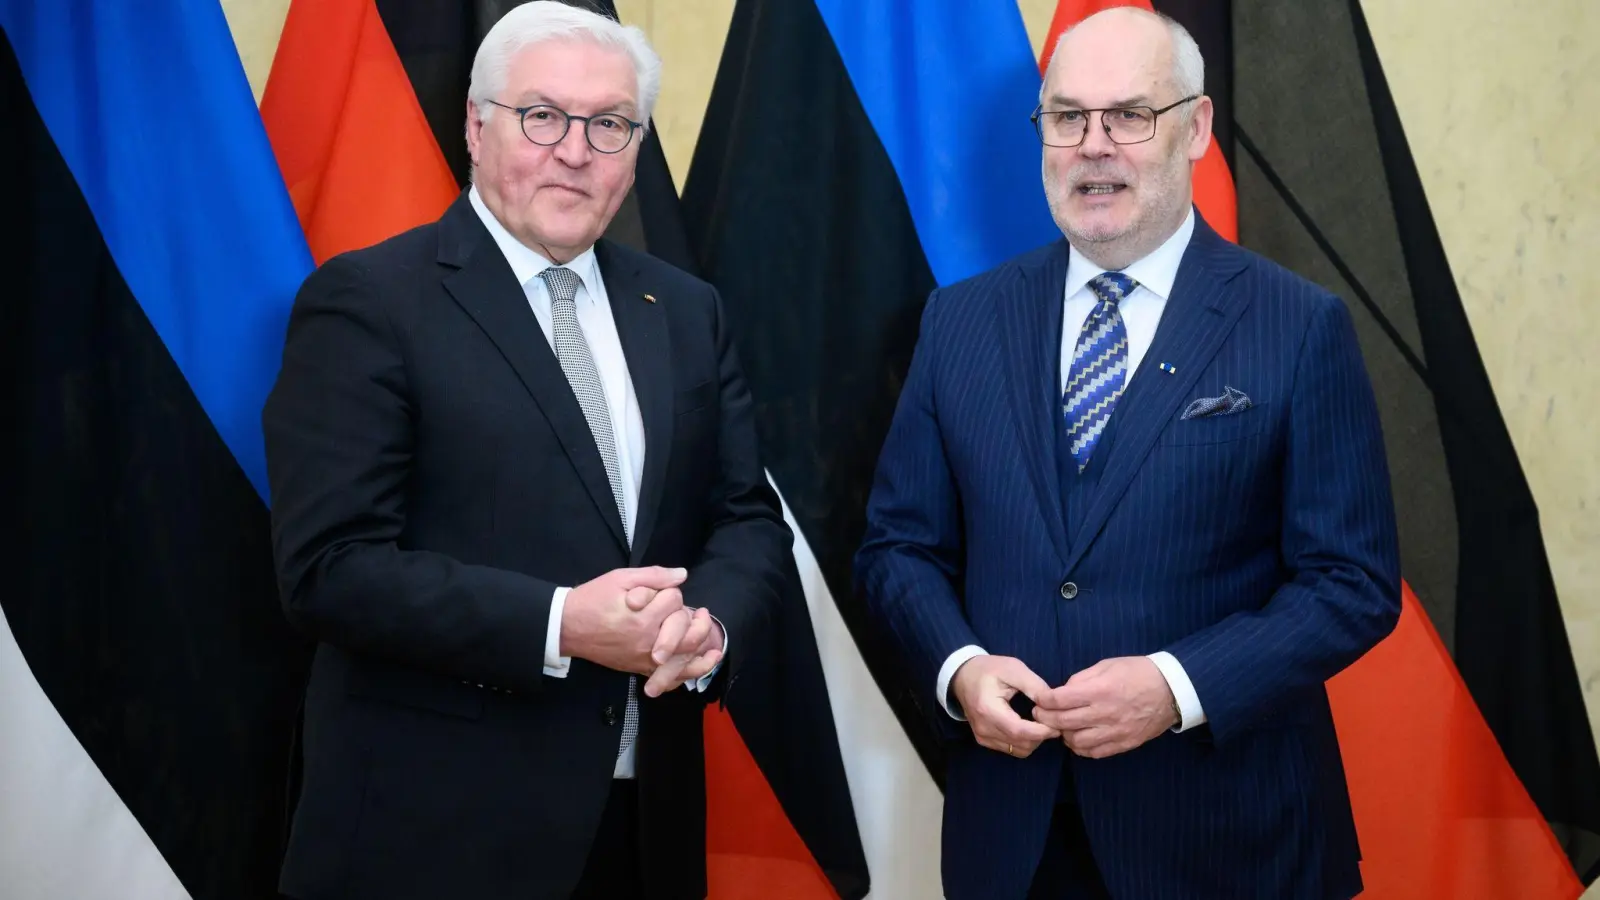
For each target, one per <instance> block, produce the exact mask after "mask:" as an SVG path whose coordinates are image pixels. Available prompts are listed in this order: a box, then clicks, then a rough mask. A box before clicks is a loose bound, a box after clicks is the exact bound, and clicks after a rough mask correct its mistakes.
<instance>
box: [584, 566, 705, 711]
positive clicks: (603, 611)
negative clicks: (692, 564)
mask: <svg viewBox="0 0 1600 900" xmlns="http://www.w3.org/2000/svg"><path fill="white" fill-rule="evenodd" d="M687 577H688V573H687V572H686V571H685V570H684V569H666V568H662V567H660V566H648V567H645V568H640V569H614V570H612V571H610V572H607V573H606V574H604V575H601V576H600V577H598V578H595V579H594V580H592V581H588V582H585V583H583V584H581V585H579V586H577V587H575V588H573V589H572V590H571V591H570V592H569V593H568V594H567V601H566V606H565V608H564V609H563V611H562V616H561V653H562V655H563V656H574V657H579V658H582V659H587V660H589V661H590V662H593V663H597V664H599V665H602V666H605V667H607V668H610V669H616V670H618V671H622V672H633V673H635V674H637V675H645V676H648V680H647V681H646V682H645V685H644V692H645V695H646V696H649V697H658V696H660V695H661V694H663V693H665V692H667V691H670V690H672V689H674V688H677V687H678V686H680V685H682V684H683V683H684V682H686V681H693V680H695V679H698V678H702V677H704V676H705V675H706V674H707V673H709V672H710V671H711V670H712V669H713V668H715V667H716V664H717V661H718V660H719V659H721V658H722V648H723V642H724V636H723V634H722V630H721V629H720V628H718V627H717V624H716V622H714V621H713V620H712V618H711V614H710V613H709V612H707V611H706V610H705V608H704V607H702V608H700V609H691V608H689V607H686V606H684V605H683V592H682V591H681V590H680V587H681V585H682V584H683V582H684V580H685V579H686V578H687Z"/></svg>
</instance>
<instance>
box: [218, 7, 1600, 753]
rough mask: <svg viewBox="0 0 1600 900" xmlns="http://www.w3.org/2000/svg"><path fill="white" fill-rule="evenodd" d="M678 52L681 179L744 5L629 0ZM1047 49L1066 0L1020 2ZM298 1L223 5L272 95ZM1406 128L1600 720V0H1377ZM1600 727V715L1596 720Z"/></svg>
mask: <svg viewBox="0 0 1600 900" xmlns="http://www.w3.org/2000/svg"><path fill="white" fill-rule="evenodd" d="M617 5H618V8H619V10H620V12H621V14H622V17H623V19H624V20H625V21H628V22H630V23H633V24H637V25H639V26H641V27H642V28H644V29H645V30H646V31H647V32H648V33H649V34H650V36H651V38H652V39H653V40H654V41H655V43H656V44H657V47H658V48H659V50H660V52H661V55H662V57H663V59H664V62H665V68H666V72H665V79H664V84H663V88H662V95H661V102H660V107H659V109H658V110H657V112H656V124H657V127H658V128H659V129H660V133H661V137H662V141H663V145H664V146H665V148H666V153H667V160H668V163H669V165H670V166H671V168H672V172H673V175H674V177H676V178H677V179H678V181H679V184H682V181H683V178H684V176H685V174H686V173H687V172H688V168H689V160H690V157H691V156H692V154H693V152H694V140H695V136H696V135H697V134H698V133H699V130H700V121H701V118H702V116H703V115H704V111H705V104H706V98H707V96H708V95H709V93H710V90H711V85H712V80H713V78H714V77H715V75H716V67H717V63H718V61H719V58H720V53H721V46H722V42H723V39H724V37H725V36H726V34H727V29H728V22H729V19H730V17H731V15H732V12H733V5H734V0H618V3H617ZM1019 5H1020V7H1021V9H1022V12H1023V17H1024V20H1025V21H1026V22H1027V25H1028V32H1029V34H1030V35H1031V36H1032V38H1033V41H1034V45H1035V48H1036V49H1037V48H1038V46H1039V45H1040V44H1041V43H1042V41H1043V39H1044V32H1045V29H1046V28H1047V27H1048V24H1049V19H1050V14H1051V12H1052V11H1053V10H1054V8H1055V0H1019ZM287 6H288V3H287V0H224V2H223V7H224V9H225V11H226V12H227V15H228V19H229V22H230V24H231V25H232V26H233V28H234V32H235V37H236V39H237V40H238V43H239V47H240V54H241V58H242V59H243V61H244V64H245V69H246V71H247V73H248V74H249V75H250V78H251V83H252V85H254V86H255V88H256V91H257V96H258V97H259V96H260V87H261V85H262V84H264V83H265V81H266V77H267V73H268V71H269V70H270V67H271V63H272V49H273V47H274V46H275V45H276V43H277V36H278V31H279V30H280V29H281V28H282V25H283V17H284V11H285V10H286V9H287ZM1366 10H1367V15H1368V18H1369V20H1370V24H1371V26H1372V31H1373V35H1374V39H1375V41H1376V43H1377V46H1378V50H1379V53H1380V54H1381V56H1382V58H1383V64H1384V69H1385V72H1386V73H1387V75H1388V78H1389V82H1390V85H1391V88H1392V90H1393V92H1394V95H1395V100H1396V103H1397V104H1398V106H1399V108H1400V113H1401V120H1402V121H1403V122H1404V123H1405V127H1406V133H1407V138H1408V139H1409V141H1410V144H1411V149H1412V152H1413V153H1414V154H1415V156H1416V158H1417V161H1418V167H1419V169H1420V171H1421V173H1422V180H1423V183H1424V185H1425V187H1426V189H1427V192H1428V197H1429V201H1430V203H1431V204H1432V207H1433V212H1434V216H1435V218H1436V220H1437V221H1438V224H1439V229H1440V232H1441V234H1442V236H1443V239H1444V244H1445V249H1446V252H1447V253H1448V254H1449V257H1450V264H1451V266H1452V268H1453V270H1454V274H1455V277H1456V280H1457V283H1458V286H1459V287H1460V290H1461V295H1462V300H1463V302H1464V303H1465V304H1466V308H1467V314H1468V316H1469V317H1470V319H1471V321H1472V326H1473V330H1474V332H1475V334H1476V335H1477V339H1478V345H1479V349H1480V351H1481V353H1482V355H1483V358H1484V362H1485V364H1486V366H1487V367H1488V371H1489V377H1490V379H1491V381H1492V382H1493V384H1494V388H1495V392H1496V395H1497V397H1498V400H1499V402H1500V406H1501V409H1502V411H1503V412H1504V414H1505V417H1506V421H1507V424H1508V425H1509V427H1510V429H1511V434H1512V438H1513V440H1514V441H1515V442H1516V446H1517V451H1518V453H1519V454H1520V455H1521V458H1522V464H1523V467H1524V469H1525V471H1526V473H1527V476H1528V480H1529V481H1530V482H1531V483H1532V486H1533V492H1534V496H1535V498H1536V499H1537V500H1538V503H1539V508H1540V513H1541V520H1542V524H1543V527H1544V535H1545V545H1546V547H1547V548H1548V550H1549V555H1550V562H1551V567H1552V568H1553V570H1554V572H1555V579H1556V586H1557V589H1558V590H1559V592H1560V595H1561V600H1562V605H1563V607H1564V609H1565V612H1566V619H1567V627H1568V630H1569V632H1570V634H1571V636H1572V641H1573V649H1574V653H1575V655H1576V657H1577V660H1578V669H1579V674H1580V676H1581V677H1582V679H1583V683H1584V688H1585V696H1586V697H1587V699H1588V701H1589V708H1590V720H1591V722H1600V716H1597V714H1596V710H1597V709H1600V377H1595V376H1594V375H1593V374H1592V373H1591V372H1590V371H1589V370H1587V369H1586V368H1585V367H1584V364H1583V363H1582V362H1581V361H1580V350H1581V349H1582V348H1585V347H1588V348H1591V349H1594V348H1597V347H1600V262H1596V260H1595V254H1596V252H1597V251H1600V177H1597V174H1596V173H1600V80H1597V79H1595V78H1594V77H1593V73H1594V72H1596V71H1600V4H1596V3H1594V2H1593V0H1541V2H1538V3H1534V2H1531V0H1522V2H1516V0H1512V2H1507V0H1367V3H1366ZM1597 731H1600V728H1597Z"/></svg>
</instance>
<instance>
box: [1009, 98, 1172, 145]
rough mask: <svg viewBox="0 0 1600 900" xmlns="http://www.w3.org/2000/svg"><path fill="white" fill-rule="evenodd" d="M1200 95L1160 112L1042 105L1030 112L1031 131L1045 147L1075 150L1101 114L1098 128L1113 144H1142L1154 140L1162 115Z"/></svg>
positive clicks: (1131, 108) (1130, 107)
mask: <svg viewBox="0 0 1600 900" xmlns="http://www.w3.org/2000/svg"><path fill="white" fill-rule="evenodd" d="M1199 98H1200V95H1199V94H1190V95H1189V96H1187V97H1185V98H1183V99H1182V100H1179V101H1178V102H1176V103H1173V104H1170V105H1168V106H1163V107H1161V108H1160V109H1152V108H1150V107H1148V106H1112V107H1107V108H1105V109H1051V110H1046V109H1045V108H1044V107H1043V106H1042V105H1041V106H1036V107H1034V109H1033V115H1031V116H1029V117H1028V118H1029V119H1030V120H1032V122H1033V130H1034V132H1035V133H1037V134H1038V135H1039V140H1040V141H1041V142H1043V143H1044V145H1045V146H1047V147H1076V146H1078V145H1079V144H1081V143H1083V140H1084V138H1086V137H1088V136H1089V119H1090V118H1091V114H1092V113H1099V114H1100V127H1101V128H1102V129H1103V130H1104V131H1105V133H1106V137H1108V138H1110V139H1111V142H1112V143H1113V144H1142V143H1144V142H1145V141H1148V140H1150V139H1151V138H1153V137H1155V136H1156V119H1157V118H1159V117H1160V115H1161V114H1162V113H1164V112H1168V111H1170V110H1174V109H1177V108H1178V107H1180V106H1182V105H1183V104H1185V103H1188V102H1189V101H1190V100H1197V99H1199Z"/></svg>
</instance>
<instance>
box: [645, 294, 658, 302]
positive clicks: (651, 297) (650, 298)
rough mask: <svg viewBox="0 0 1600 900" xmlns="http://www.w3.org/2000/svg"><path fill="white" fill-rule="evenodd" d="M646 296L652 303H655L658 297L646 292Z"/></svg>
mask: <svg viewBox="0 0 1600 900" xmlns="http://www.w3.org/2000/svg"><path fill="white" fill-rule="evenodd" d="M644 298H645V299H646V300H649V301H650V302H651V303H654V302H656V298H655V297H654V296H652V295H650V294H645V295H644Z"/></svg>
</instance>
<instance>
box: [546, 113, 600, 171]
mask: <svg viewBox="0 0 1600 900" xmlns="http://www.w3.org/2000/svg"><path fill="white" fill-rule="evenodd" d="M583 128H584V123H582V122H578V121H573V122H570V123H568V125H567V133H566V134H564V135H562V137H561V140H559V141H557V142H556V145H555V146H554V147H553V148H551V152H553V153H554V154H555V157H556V159H559V160H561V161H562V162H563V163H566V164H567V165H569V166H581V165H583V164H584V163H586V162H588V161H589V156H590V154H592V153H594V148H593V147H590V146H589V138H588V136H587V135H586V134H584V130H583Z"/></svg>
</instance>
